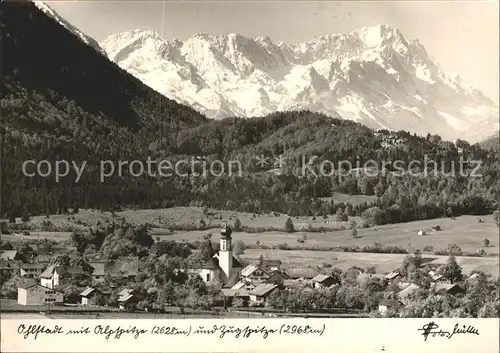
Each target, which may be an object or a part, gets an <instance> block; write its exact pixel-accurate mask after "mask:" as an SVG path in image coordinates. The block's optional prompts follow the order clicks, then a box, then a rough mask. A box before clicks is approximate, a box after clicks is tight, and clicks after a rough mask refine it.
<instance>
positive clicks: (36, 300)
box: [17, 283, 64, 305]
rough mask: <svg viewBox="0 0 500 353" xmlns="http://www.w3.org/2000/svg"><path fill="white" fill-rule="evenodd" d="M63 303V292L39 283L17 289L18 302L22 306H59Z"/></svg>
mask: <svg viewBox="0 0 500 353" xmlns="http://www.w3.org/2000/svg"><path fill="white" fill-rule="evenodd" d="M63 301H64V295H63V293H62V292H60V291H58V290H55V289H53V288H47V287H44V286H41V285H39V284H38V283H30V284H25V285H20V286H19V287H18V288H17V302H18V303H19V304H21V305H57V304H61V303H63Z"/></svg>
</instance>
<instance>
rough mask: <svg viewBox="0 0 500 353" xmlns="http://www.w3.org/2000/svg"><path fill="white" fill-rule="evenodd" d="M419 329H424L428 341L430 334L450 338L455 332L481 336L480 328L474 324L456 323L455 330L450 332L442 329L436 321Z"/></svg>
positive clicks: (423, 333) (425, 339)
mask: <svg viewBox="0 0 500 353" xmlns="http://www.w3.org/2000/svg"><path fill="white" fill-rule="evenodd" d="M418 331H423V332H422V336H424V341H427V337H429V335H431V337H444V338H448V339H450V338H452V337H453V336H454V335H455V334H471V335H477V336H479V330H478V329H477V328H475V327H474V326H472V325H469V326H465V325H462V326H461V327H460V325H459V324H455V327H453V331H452V332H450V331H443V329H440V328H439V326H438V325H437V324H436V323H435V322H434V321H431V322H429V323H428V324H427V325H424V326H422V328H419V329H418Z"/></svg>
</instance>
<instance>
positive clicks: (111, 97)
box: [0, 2, 499, 223]
mask: <svg viewBox="0 0 500 353" xmlns="http://www.w3.org/2000/svg"><path fill="white" fill-rule="evenodd" d="M0 6H1V15H2V28H1V29H2V31H1V47H2V56H1V57H2V61H3V63H2V65H3V67H2V73H3V76H2V86H3V87H2V88H3V89H2V96H1V101H0V107H1V117H2V121H1V126H0V128H1V129H2V130H1V133H2V140H1V146H0V149H1V151H2V153H1V159H0V165H1V171H0V175H1V178H0V179H1V180H0V187H1V189H0V191H1V194H2V200H1V202H2V208H1V210H0V217H5V216H9V217H13V216H21V215H24V214H30V215H34V214H45V213H56V212H59V213H61V212H66V211H67V209H68V208H71V207H80V208H98V209H106V210H109V209H119V208H128V207H131V208H158V207H170V206H174V205H197V206H200V205H205V206H209V207H215V208H226V209H234V210H241V211H249V212H265V211H279V212H286V213H289V214H291V215H299V214H300V215H307V214H322V213H336V212H338V211H339V209H340V212H345V213H349V214H352V215H354V214H358V215H361V214H362V213H363V212H365V213H366V212H368V213H370V214H373V215H374V216H373V219H374V222H376V223H388V222H400V221H409V220H413V219H425V218H435V217H440V216H444V215H452V214H453V215H458V214H461V213H462V214H463V213H465V214H483V213H488V212H490V211H491V210H492V209H493V208H494V207H496V200H497V199H498V196H499V193H498V185H497V180H498V179H497V178H498V170H499V165H498V154H497V152H495V151H488V150H484V149H482V148H481V147H480V146H479V145H473V146H470V145H469V144H467V143H466V142H464V141H457V143H451V142H446V141H443V140H441V138H440V137H439V136H435V135H434V136H431V135H428V136H426V137H418V136H415V135H412V134H408V133H406V132H397V133H392V132H388V131H379V132H374V131H372V130H371V129H368V128H367V127H365V126H362V125H360V124H356V123H354V122H351V121H347V120H342V119H341V117H338V118H337V119H332V118H329V117H326V116H324V115H321V114H315V113H310V112H307V111H300V112H283V113H275V114H271V115H269V116H265V117H262V118H255V119H239V118H229V119H226V120H223V121H212V120H207V119H206V118H205V117H203V116H202V115H200V114H199V113H197V112H195V111H194V110H192V109H191V108H188V107H185V106H182V105H179V104H177V103H175V102H174V101H172V100H169V99H167V98H165V97H163V96H161V95H159V94H158V93H156V92H154V91H153V90H151V89H149V88H148V87H146V86H144V85H143V84H142V83H141V82H139V81H138V80H136V79H135V78H133V77H132V76H130V75H129V74H127V73H126V72H124V71H122V70H121V69H119V68H118V67H117V66H115V65H114V64H113V63H111V62H110V61H109V60H108V59H107V58H105V57H104V56H102V55H101V54H100V53H98V52H97V51H95V50H94V49H93V48H91V47H89V46H87V45H85V44H84V43H82V42H81V41H79V40H77V38H76V37H74V36H73V35H72V34H71V33H70V32H68V31H67V30H66V29H64V28H63V27H62V26H60V25H59V24H58V23H57V22H56V21H54V20H53V19H52V18H50V17H48V16H46V15H45V14H44V13H43V12H41V11H40V10H39V9H37V8H36V7H35V6H34V5H33V4H32V3H29V2H26V3H14V2H2V3H1V5H0ZM281 154H283V155H284V156H285V157H287V160H286V162H287V165H286V166H285V168H283V170H282V171H281V174H277V173H272V172H270V170H271V169H274V168H275V166H273V165H272V163H273V161H274V160H273V158H271V157H277V156H279V155H281ZM260 155H264V156H267V157H270V158H271V159H270V161H271V164H270V165H268V166H266V167H265V168H261V167H260V166H259V165H258V164H256V157H258V156H260ZM313 155H317V156H318V159H317V160H315V163H314V164H315V165H316V168H317V166H318V165H319V163H320V162H321V161H323V160H329V161H332V162H334V164H335V165H337V163H338V162H339V161H344V160H345V161H350V162H351V163H352V164H353V166H356V163H357V162H359V163H360V164H361V165H362V164H363V163H364V162H365V161H367V160H372V159H373V160H376V161H390V162H394V161H397V160H401V161H405V162H406V163H408V162H409V161H411V160H418V161H422V162H423V161H424V158H425V157H426V156H427V158H428V159H433V160H435V161H437V162H438V163H440V162H441V161H442V162H443V163H444V168H445V169H444V172H449V171H450V170H451V168H452V166H453V164H455V168H457V170H458V166H459V161H460V158H463V159H465V160H480V161H482V166H481V173H482V174H483V177H481V178H468V177H461V176H457V175H456V174H455V175H454V176H450V175H446V174H444V173H438V174H436V175H434V174H430V175H427V176H426V175H423V174H421V175H414V176H410V175H405V176H395V175H394V174H392V173H385V175H383V176H382V175H379V176H375V177H373V176H372V177H367V176H359V177H353V176H350V177H343V178H339V177H337V176H335V175H334V176H330V177H317V178H316V177H312V176H311V177H301V175H299V174H300V173H298V172H299V171H300V170H301V164H302V157H303V156H304V157H305V158H306V160H307V161H308V160H309V159H310V158H311V157H312V156H313ZM148 157H151V158H152V159H169V160H171V161H176V160H180V159H185V158H189V159H191V157H198V158H199V159H200V160H205V161H206V162H207V163H210V162H211V161H213V160H216V159H217V160H222V161H224V162H225V163H227V162H228V161H230V160H238V161H240V162H241V165H242V167H243V173H242V175H240V176H236V175H228V174H224V175H221V176H217V177H216V176H210V175H207V176H195V175H193V174H192V173H191V168H190V167H185V168H184V169H183V171H185V172H187V173H188V174H189V173H190V174H189V175H188V176H177V177H167V178H158V177H151V176H147V175H144V176H142V177H137V178H136V177H132V176H130V175H126V173H125V175H123V176H118V175H115V176H113V177H109V178H107V179H106V180H105V182H100V180H99V172H98V171H97V170H96V168H97V167H98V166H99V161H101V160H112V161H119V160H122V161H124V160H126V161H131V160H141V161H145V160H146V159H147V158H148ZM42 159H44V160H48V161H52V163H53V162H54V161H56V160H68V161H76V162H77V163H79V164H81V163H82V162H83V161H87V162H88V164H87V169H86V170H85V173H83V174H82V177H81V179H80V180H79V182H78V183H75V173H74V172H72V173H70V174H69V175H68V176H66V177H65V178H63V179H62V180H61V181H60V182H56V181H55V179H54V177H53V176H51V177H48V178H41V177H26V176H24V175H23V173H22V169H21V167H22V163H23V162H24V161H25V160H36V161H39V160H42ZM469 167H471V168H472V167H473V165H469ZM388 169H391V168H390V167H389V168H388ZM333 192H342V193H347V194H367V195H374V194H375V195H377V196H378V197H379V198H378V201H377V202H376V203H373V204H361V205H358V206H356V207H352V206H350V205H346V204H335V203H334V202H324V201H322V200H320V198H322V197H328V196H331V195H332V193H333Z"/></svg>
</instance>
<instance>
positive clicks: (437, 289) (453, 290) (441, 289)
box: [431, 283, 464, 295]
mask: <svg viewBox="0 0 500 353" xmlns="http://www.w3.org/2000/svg"><path fill="white" fill-rule="evenodd" d="M431 291H432V292H433V293H435V294H439V295H445V294H452V295H455V294H459V293H464V289H463V288H461V287H459V286H457V285H456V284H450V283H435V284H434V285H433V286H431Z"/></svg>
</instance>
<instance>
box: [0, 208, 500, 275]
mask: <svg viewBox="0 0 500 353" xmlns="http://www.w3.org/2000/svg"><path fill="white" fill-rule="evenodd" d="M74 217H75V220H73V219H70V220H68V216H67V215H54V216H50V218H49V220H50V221H51V222H52V223H53V224H54V225H55V226H56V227H64V226H74V227H75V226H78V227H81V228H82V229H85V228H86V227H88V226H93V225H96V224H97V222H100V223H101V224H105V223H109V222H112V221H113V217H112V214H111V213H109V212H100V211H93V210H80V212H79V213H77V214H76V215H74ZM116 217H120V218H121V217H123V218H125V220H126V221H127V222H131V223H136V224H140V223H145V222H148V223H150V224H152V225H154V227H155V228H152V229H151V232H150V233H151V235H152V236H153V237H154V238H155V239H156V238H159V239H160V240H176V241H185V242H194V241H197V240H200V239H201V238H202V237H203V236H204V235H205V234H207V233H208V232H210V233H212V234H213V236H214V238H213V241H217V239H218V234H219V232H220V226H221V223H222V222H224V221H227V222H228V223H229V224H232V223H233V222H234V219H235V218H236V217H237V218H239V219H240V220H241V223H242V224H243V226H247V227H252V228H267V229H270V228H275V229H280V228H282V227H283V226H284V224H285V221H286V219H287V218H288V216H287V215H282V214H281V215H278V216H275V215H273V214H268V215H256V216H255V217H254V215H253V214H250V213H241V212H232V211H218V210H209V211H208V212H205V213H204V212H203V209H202V208H199V207H174V208H169V209H157V210H137V211H134V210H129V211H123V212H117V213H116ZM71 218H72V217H71ZM202 218H203V219H204V221H205V222H206V223H207V224H209V225H210V224H211V225H212V227H213V228H211V229H208V230H192V231H191V230H186V231H184V230H177V231H174V233H173V234H172V233H171V232H170V231H169V230H168V227H169V226H171V225H172V224H175V225H176V226H193V225H198V224H199V221H200V219H202ZM220 218H222V220H221V219H220ZM481 218H482V219H483V221H484V222H483V223H479V222H478V217H476V216H461V217H457V218H456V219H451V218H440V219H434V220H424V221H415V222H408V223H399V224H389V225H384V226H376V227H372V228H364V229H358V236H357V238H353V237H352V236H351V231H350V230H336V231H333V230H329V231H326V232H325V233H324V234H322V233H320V232H303V231H296V232H294V233H285V232H282V231H279V230H275V231H267V232H260V233H251V232H235V233H233V239H234V241H237V240H242V241H243V242H244V243H245V244H247V245H248V246H249V247H251V249H247V251H246V254H245V256H247V257H249V258H252V259H254V260H256V259H257V258H258V257H259V255H260V254H264V255H265V256H267V257H270V258H274V257H276V256H278V257H279V258H281V259H282V260H284V263H285V265H286V266H292V267H293V266H295V265H297V266H299V265H312V266H317V265H321V264H322V263H330V264H332V265H334V266H337V267H341V268H343V267H345V268H349V267H351V266H353V265H358V266H360V267H369V266H372V265H373V266H375V267H377V271H379V272H380V271H390V270H392V269H394V268H396V267H398V266H399V265H400V264H401V261H402V259H403V257H404V255H393V254H367V253H335V252H333V251H330V249H331V250H333V248H334V247H336V246H358V247H360V248H362V247H364V246H369V245H373V243H375V242H376V243H380V244H381V245H383V246H398V247H401V248H404V249H406V250H407V251H409V252H413V251H414V250H416V249H420V250H423V249H424V247H426V246H432V248H433V250H432V251H429V252H428V253H429V254H431V253H433V252H434V251H436V250H446V249H447V247H448V244H456V245H458V246H459V247H460V248H461V249H462V251H463V252H468V253H475V252H476V251H477V250H478V249H484V250H485V251H486V252H487V253H488V254H490V255H494V254H497V255H498V253H499V252H500V249H499V230H498V227H497V226H495V224H494V222H493V217H492V216H491V215H489V216H482V217H481ZM333 219H334V216H330V217H329V218H328V219H326V220H325V219H323V218H322V217H316V219H315V220H313V219H312V217H298V218H293V222H294V224H295V229H300V228H302V227H307V226H308V224H311V226H313V227H315V228H319V227H325V228H328V227H337V226H339V224H334V223H332V221H333ZM46 220H47V218H46V217H32V219H31V221H30V225H31V226H33V227H36V226H37V225H41V224H42V222H43V221H46ZM327 222H328V223H327ZM436 225H439V226H440V227H441V229H442V231H438V232H432V231H430V229H431V227H432V226H436ZM420 229H422V230H426V231H427V235H423V236H419V235H418V234H417V233H418V231H419V230H420ZM70 235H71V232H69V231H66V232H37V231H32V232H31V234H30V235H28V236H26V235H14V234H11V235H2V240H11V241H19V240H28V239H31V240H36V239H41V238H48V239H52V240H56V241H58V242H63V241H67V240H69V239H70ZM303 236H306V237H307V241H306V242H305V243H303V244H302V243H298V242H297V239H299V238H302V237H303ZM484 239H489V241H490V245H489V246H488V247H487V248H485V247H484V243H483V242H484ZM257 241H259V242H260V243H261V244H262V245H264V247H273V246H277V245H280V244H284V243H287V245H288V246H289V247H292V248H293V250H292V251H277V250H266V249H255V248H256V247H257V245H256V242H257ZM306 249H309V250H306ZM311 249H313V250H321V249H322V250H323V251H312V250H311ZM294 250H301V251H300V252H299V251H294ZM426 256H427V255H426ZM428 256H432V257H433V258H436V259H445V258H446V257H439V256H435V255H428ZM460 259H461V260H460V261H459V263H460V264H461V265H463V266H464V271H465V272H467V273H468V272H470V271H472V270H474V269H479V270H483V271H485V272H488V273H492V274H495V275H497V276H498V272H499V271H498V263H499V261H498V256H487V257H481V258H478V257H474V258H472V257H463V258H460ZM440 261H445V260H440Z"/></svg>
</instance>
